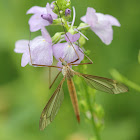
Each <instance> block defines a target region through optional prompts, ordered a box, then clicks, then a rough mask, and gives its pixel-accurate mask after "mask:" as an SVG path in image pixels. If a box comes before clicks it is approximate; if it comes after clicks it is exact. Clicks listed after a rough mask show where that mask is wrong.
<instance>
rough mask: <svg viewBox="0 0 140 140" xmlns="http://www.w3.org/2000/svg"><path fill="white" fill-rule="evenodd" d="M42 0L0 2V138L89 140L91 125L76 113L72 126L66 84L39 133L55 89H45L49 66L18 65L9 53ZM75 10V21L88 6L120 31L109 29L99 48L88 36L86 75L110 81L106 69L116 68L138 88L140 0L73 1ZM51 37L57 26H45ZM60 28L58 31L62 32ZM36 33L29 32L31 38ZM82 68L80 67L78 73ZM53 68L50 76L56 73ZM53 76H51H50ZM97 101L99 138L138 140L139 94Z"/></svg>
mask: <svg viewBox="0 0 140 140" xmlns="http://www.w3.org/2000/svg"><path fill="white" fill-rule="evenodd" d="M47 2H51V1H50V0H49V1H45V0H41V1H38V0H30V1H27V0H22V1H21V0H1V2H0V13H1V14H0V15H1V20H0V31H1V32H0V140H19V139H20V140H25V139H26V140H40V139H41V140H43V139H46V140H56V139H59V140H88V138H89V137H90V136H92V135H93V132H92V128H91V126H90V125H88V124H87V123H85V121H84V117H83V114H81V118H82V120H81V124H80V125H79V124H78V123H77V122H76V119H75V115H74V112H73V108H72V105H71V101H70V98H69V94H68V90H67V85H66V83H65V84H64V86H63V87H64V92H65V99H64V101H63V104H62V106H61V108H60V110H59V112H58V114H57V116H56V118H55V120H54V121H53V122H52V124H51V125H49V126H48V127H47V128H46V129H45V131H43V132H41V131H39V126H38V124H39V117H40V114H41V111H42V109H43V108H44V106H45V104H46V102H47V101H48V99H49V98H50V96H51V94H52V92H53V91H54V89H55V88H56V86H57V85H58V82H59V80H60V79H59V80H58V81H57V82H56V84H55V85H54V87H53V88H52V90H50V91H49V90H48V68H34V67H31V66H29V65H28V66H26V67H25V68H22V67H21V56H22V55H20V54H16V53H14V51H13V50H14V47H15V42H16V41H17V40H20V39H29V26H28V20H29V18H30V15H26V11H27V10H28V9H29V8H30V7H32V6H34V5H38V6H42V7H45V5H46V3H47ZM72 5H73V6H75V8H76V16H77V18H76V23H75V25H78V24H79V23H80V17H81V16H83V15H85V13H86V8H87V7H88V6H90V7H94V8H95V9H96V10H97V12H101V13H105V14H110V15H113V16H115V17H116V18H117V19H118V20H119V21H120V23H121V28H118V27H114V40H113V42H112V44H111V45H109V46H106V45H104V44H103V43H102V42H101V41H100V39H99V38H98V37H97V36H96V35H95V34H94V33H93V32H92V31H88V33H87V36H88V38H89V39H90V40H89V41H88V42H87V44H86V46H85V49H89V50H91V54H90V58H91V59H92V60H93V62H94V64H93V65H90V66H88V73H89V74H94V75H99V76H103V77H108V78H111V75H110V70H111V69H112V68H115V69H117V70H118V71H119V72H120V73H121V74H123V75H124V76H125V77H127V78H128V79H129V80H131V81H133V82H135V83H137V84H139V85H140V64H138V58H137V57H138V52H139V49H140V45H139V40H140V35H139V33H140V9H139V8H140V1H139V0H133V1H128V0H94V1H93V0H76V1H74V0H72ZM47 29H48V31H49V32H50V34H51V35H53V34H54V33H55V31H56V30H57V28H56V27H53V26H52V27H47ZM61 29H62V28H60V30H61ZM39 34H40V32H36V33H32V38H33V37H35V36H37V35H39ZM80 68H82V66H79V69H80ZM56 72H57V70H54V71H53V73H56ZM53 76H54V74H53ZM96 98H97V102H98V104H101V105H102V106H103V108H104V110H105V129H104V130H103V131H102V133H101V136H102V140H140V93H139V92H137V91H136V90H134V89H131V88H130V91H129V93H124V94H121V95H110V94H106V93H102V92H98V94H97V97H96Z"/></svg>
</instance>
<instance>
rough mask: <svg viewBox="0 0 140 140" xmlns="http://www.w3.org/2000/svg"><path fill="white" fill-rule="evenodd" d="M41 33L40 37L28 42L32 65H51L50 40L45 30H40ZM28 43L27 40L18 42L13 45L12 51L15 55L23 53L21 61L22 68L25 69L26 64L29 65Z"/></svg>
mask: <svg viewBox="0 0 140 140" xmlns="http://www.w3.org/2000/svg"><path fill="white" fill-rule="evenodd" d="M41 31H42V36H38V37H36V38H34V39H33V40H32V41H30V50H31V58H32V63H33V64H38V65H39V64H40V65H52V63H53V51H52V40H51V37H50V35H49V33H48V32H47V30H46V29H45V28H42V29H41ZM28 43H29V41H28V40H19V41H17V42H16V44H15V50H14V51H15V52H16V53H23V55H22V60H21V66H22V67H25V66H26V65H27V64H28V63H31V61H30V54H29V46H28Z"/></svg>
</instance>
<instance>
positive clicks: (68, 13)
mask: <svg viewBox="0 0 140 140" xmlns="http://www.w3.org/2000/svg"><path fill="white" fill-rule="evenodd" d="M70 14H71V10H70V9H69V8H67V9H66V10H65V16H68V15H70Z"/></svg>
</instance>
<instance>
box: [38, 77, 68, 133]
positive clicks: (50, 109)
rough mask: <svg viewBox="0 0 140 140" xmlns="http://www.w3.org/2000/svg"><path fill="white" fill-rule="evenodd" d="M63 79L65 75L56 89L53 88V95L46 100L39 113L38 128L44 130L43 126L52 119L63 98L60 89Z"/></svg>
mask: <svg viewBox="0 0 140 140" xmlns="http://www.w3.org/2000/svg"><path fill="white" fill-rule="evenodd" d="M64 80H65V77H64V78H63V79H62V81H61V82H60V84H59V85H58V87H57V89H56V90H55V92H54V93H53V95H52V96H51V98H50V100H49V101H48V103H47V104H46V106H45V108H44V109H43V111H42V113H41V116H40V121H39V128H40V130H44V129H45V127H46V126H47V125H48V124H50V123H51V122H52V121H53V120H54V118H55V116H56V114H57V112H58V110H59V108H60V105H61V103H62V101H63V99H64V93H63V91H62V85H63V82H64Z"/></svg>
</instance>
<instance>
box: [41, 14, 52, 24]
mask: <svg viewBox="0 0 140 140" xmlns="http://www.w3.org/2000/svg"><path fill="white" fill-rule="evenodd" d="M41 17H42V18H43V19H44V20H47V21H48V22H49V23H50V24H52V23H53V18H52V16H51V14H42V15H41Z"/></svg>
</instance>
